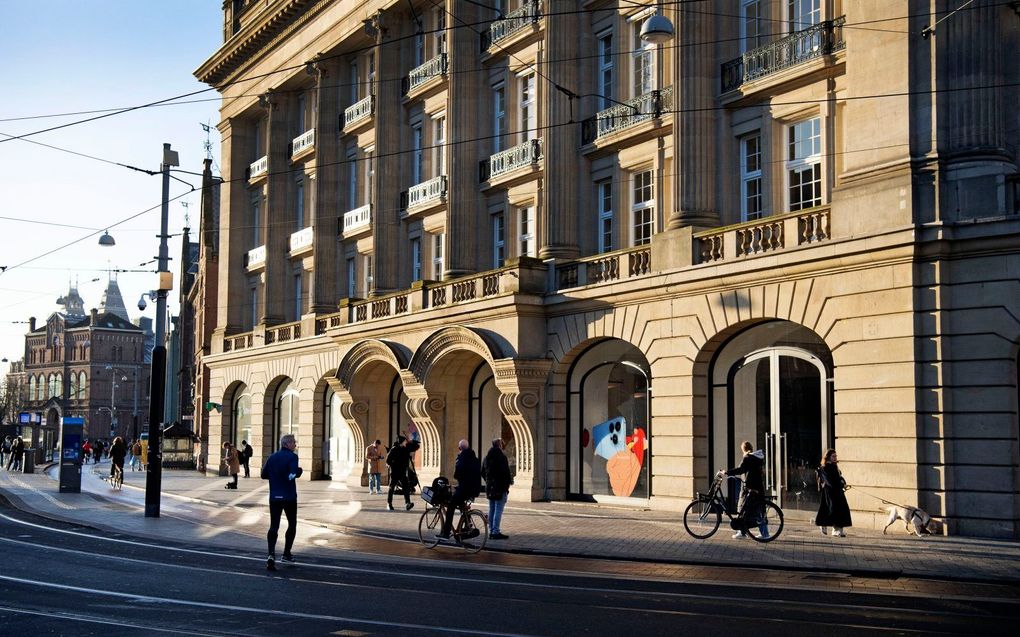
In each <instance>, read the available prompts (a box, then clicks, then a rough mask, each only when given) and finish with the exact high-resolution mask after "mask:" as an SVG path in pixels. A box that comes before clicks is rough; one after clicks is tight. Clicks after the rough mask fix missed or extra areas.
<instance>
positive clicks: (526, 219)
mask: <svg viewBox="0 0 1020 637" xmlns="http://www.w3.org/2000/svg"><path fill="white" fill-rule="evenodd" d="M537 220H538V217H537V215H536V214H535V204H534V203H530V204H527V205H524V206H518V207H517V256H520V257H537V256H538V241H537V238H536V237H537V234H538V233H537V228H536V227H535V226H536V223H537Z"/></svg>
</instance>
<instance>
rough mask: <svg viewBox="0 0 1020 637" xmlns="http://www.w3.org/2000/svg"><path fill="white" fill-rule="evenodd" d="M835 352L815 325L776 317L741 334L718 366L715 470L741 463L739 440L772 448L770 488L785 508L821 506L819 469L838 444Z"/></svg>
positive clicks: (712, 436)
mask: <svg viewBox="0 0 1020 637" xmlns="http://www.w3.org/2000/svg"><path fill="white" fill-rule="evenodd" d="M831 370H832V357H831V354H830V352H829V349H828V347H827V346H826V345H825V343H824V342H823V341H822V340H821V338H819V337H818V336H817V335H816V334H815V333H814V332H812V331H811V330H809V329H807V328H805V327H803V326H800V325H797V324H795V323H791V322H788V321H770V322H768V323H764V324H759V325H756V326H754V327H751V328H749V329H748V330H746V331H744V332H741V333H740V334H738V335H737V336H735V337H734V338H732V339H731V340H730V341H729V342H728V343H726V345H724V346H723V347H722V348H721V349H720V351H719V353H718V355H717V356H716V358H715V360H714V361H713V364H712V371H711V377H712V427H711V430H710V432H709V457H710V459H711V463H710V468H711V469H716V468H722V467H732V466H735V465H736V464H737V463H738V462H739V459H740V456H741V453H740V443H741V442H742V441H744V440H748V441H751V443H752V444H753V445H754V446H755V448H756V449H762V450H763V451H764V452H765V467H766V476H765V477H766V486H767V488H768V489H769V490H770V491H771V493H772V495H774V496H775V497H776V498H778V503H779V504H780V506H782V507H783V508H784V509H789V510H802V511H812V512H813V511H815V510H817V508H818V489H817V485H816V481H815V471H814V470H815V467H817V466H818V464H819V461H820V460H821V456H822V453H823V452H824V451H825V449H826V448H828V447H831V446H833V445H834V427H833V416H832V413H833V412H832V397H831V394H832V387H831V384H832V383H831V381H832V371H831Z"/></svg>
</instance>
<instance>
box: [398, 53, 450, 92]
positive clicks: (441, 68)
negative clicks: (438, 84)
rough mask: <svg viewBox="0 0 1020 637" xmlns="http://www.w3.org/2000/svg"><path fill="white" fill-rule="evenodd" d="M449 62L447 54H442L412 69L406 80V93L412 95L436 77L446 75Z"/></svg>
mask: <svg viewBox="0 0 1020 637" xmlns="http://www.w3.org/2000/svg"><path fill="white" fill-rule="evenodd" d="M447 66H448V60H447V57H446V54H445V53H440V54H439V55H437V56H436V57H434V58H432V59H431V60H429V61H428V62H426V63H425V64H422V65H421V66H419V67H416V68H413V69H411V72H410V73H408V74H407V77H406V78H404V93H410V92H411V91H413V90H414V89H416V88H418V87H419V86H421V85H422V84H424V83H425V82H428V81H429V80H431V79H432V78H434V77H439V76H441V75H446V69H447Z"/></svg>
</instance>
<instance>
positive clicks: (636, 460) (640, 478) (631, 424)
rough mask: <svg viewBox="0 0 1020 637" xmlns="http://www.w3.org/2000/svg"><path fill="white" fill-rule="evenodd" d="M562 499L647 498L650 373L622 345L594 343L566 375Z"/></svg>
mask: <svg viewBox="0 0 1020 637" xmlns="http://www.w3.org/2000/svg"><path fill="white" fill-rule="evenodd" d="M568 388H569V402H568V409H569V412H568V422H569V423H570V426H569V429H568V443H567V448H568V456H569V457H568V462H569V466H570V480H569V489H568V493H567V495H568V497H571V498H578V499H584V500H595V501H599V502H612V501H614V500H623V501H628V500H642V501H643V500H647V499H648V498H649V497H651V493H652V483H651V476H652V471H651V457H652V453H651V440H652V423H651V396H652V387H651V370H650V367H649V365H648V361H647V359H645V356H644V354H643V353H642V352H641V351H640V350H639V349H637V348H636V347H634V346H633V345H631V344H630V343H627V342H626V341H622V340H618V339H610V340H604V341H599V342H597V343H594V344H593V345H592V346H591V347H589V348H588V349H587V350H585V351H584V352H582V353H581V354H580V355H579V356H578V357H577V359H576V360H575V362H574V364H573V365H572V366H571V369H570V372H569V375H568Z"/></svg>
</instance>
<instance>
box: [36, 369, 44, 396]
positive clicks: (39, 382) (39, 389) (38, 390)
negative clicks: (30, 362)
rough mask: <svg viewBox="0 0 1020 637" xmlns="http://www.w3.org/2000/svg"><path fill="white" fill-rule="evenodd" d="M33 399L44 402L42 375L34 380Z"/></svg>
mask: <svg viewBox="0 0 1020 637" xmlns="http://www.w3.org/2000/svg"><path fill="white" fill-rule="evenodd" d="M35 399H36V400H46V377H45V376H43V375H42V374H39V376H38V377H36V379H35Z"/></svg>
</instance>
